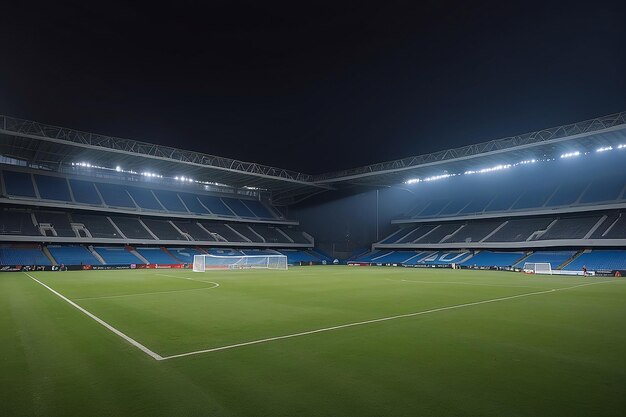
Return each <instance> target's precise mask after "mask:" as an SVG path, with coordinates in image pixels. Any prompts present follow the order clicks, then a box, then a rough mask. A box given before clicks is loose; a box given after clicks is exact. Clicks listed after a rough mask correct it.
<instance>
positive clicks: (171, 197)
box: [154, 190, 187, 213]
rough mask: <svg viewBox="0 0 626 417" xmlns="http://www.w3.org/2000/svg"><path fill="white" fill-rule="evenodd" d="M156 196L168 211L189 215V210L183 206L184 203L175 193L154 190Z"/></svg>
mask: <svg viewBox="0 0 626 417" xmlns="http://www.w3.org/2000/svg"><path fill="white" fill-rule="evenodd" d="M154 195H156V196H157V198H158V199H159V201H160V202H161V204H162V205H163V207H165V209H166V210H168V211H177V212H180V213H187V209H186V208H185V206H183V203H182V201H180V198H178V194H176V193H175V192H173V191H164V190H154Z"/></svg>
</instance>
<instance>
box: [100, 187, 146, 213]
mask: <svg viewBox="0 0 626 417" xmlns="http://www.w3.org/2000/svg"><path fill="white" fill-rule="evenodd" d="M96 188H97V189H98V191H99V192H100V195H101V196H102V199H103V200H104V203H105V204H106V205H107V206H111V207H122V208H133V209H134V208H136V207H137V206H135V203H133V200H131V198H130V196H129V195H128V193H127V192H126V189H125V188H124V187H123V186H121V185H119V184H106V183H102V182H101V183H97V184H96Z"/></svg>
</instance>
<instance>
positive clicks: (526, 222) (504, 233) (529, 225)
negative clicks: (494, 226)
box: [485, 217, 554, 242]
mask: <svg viewBox="0 0 626 417" xmlns="http://www.w3.org/2000/svg"><path fill="white" fill-rule="evenodd" d="M552 221H554V218H550V217H532V218H528V219H511V220H508V221H507V222H506V224H505V225H503V226H502V227H501V228H500V229H498V230H497V231H496V232H495V233H494V234H493V235H491V236H489V237H488V238H487V239H485V241H486V242H524V241H526V240H528V238H530V236H531V235H532V234H533V233H534V232H536V231H538V230H545V229H546V228H547V227H548V226H549V225H550V223H552Z"/></svg>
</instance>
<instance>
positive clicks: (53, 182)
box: [33, 175, 72, 201]
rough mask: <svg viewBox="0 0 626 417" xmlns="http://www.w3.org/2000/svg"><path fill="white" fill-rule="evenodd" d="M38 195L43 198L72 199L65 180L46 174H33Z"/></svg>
mask: <svg viewBox="0 0 626 417" xmlns="http://www.w3.org/2000/svg"><path fill="white" fill-rule="evenodd" d="M33 178H34V179H35V184H37V190H38V191H39V197H40V198H43V199H44V200H59V201H72V196H71V195H70V189H69V187H68V185H67V180H66V179H65V178H61V177H51V176H48V175H33Z"/></svg>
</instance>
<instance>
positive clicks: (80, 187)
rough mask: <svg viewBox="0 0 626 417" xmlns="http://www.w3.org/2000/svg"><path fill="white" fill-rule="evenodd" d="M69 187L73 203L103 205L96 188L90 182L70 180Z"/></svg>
mask: <svg viewBox="0 0 626 417" xmlns="http://www.w3.org/2000/svg"><path fill="white" fill-rule="evenodd" d="M69 184H70V187H71V188H72V194H73V195H74V201H76V202H77V203H82V204H89V205H96V206H101V205H102V204H103V202H102V199H101V198H100V195H99V194H98V191H97V190H96V186H95V185H94V183H93V182H90V181H81V180H75V179H72V178H70V179H69Z"/></svg>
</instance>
